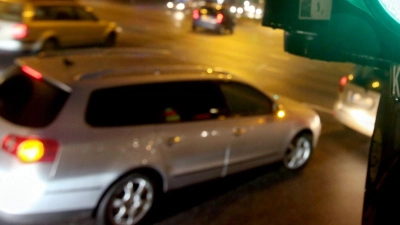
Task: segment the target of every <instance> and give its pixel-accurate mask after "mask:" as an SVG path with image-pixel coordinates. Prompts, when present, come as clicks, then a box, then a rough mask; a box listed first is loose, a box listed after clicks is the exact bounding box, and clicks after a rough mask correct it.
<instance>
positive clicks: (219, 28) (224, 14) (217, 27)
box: [192, 4, 236, 34]
mask: <svg viewBox="0 0 400 225" xmlns="http://www.w3.org/2000/svg"><path fill="white" fill-rule="evenodd" d="M192 19H193V22H192V29H193V31H195V30H197V28H198V27H201V28H204V29H207V30H214V31H216V32H218V33H219V34H224V33H226V31H229V32H230V33H231V34H232V33H233V31H234V28H235V24H236V20H235V16H234V15H233V14H232V13H231V12H230V10H229V8H228V7H227V6H225V5H219V4H207V5H205V6H202V7H200V8H197V9H195V10H193V13H192Z"/></svg>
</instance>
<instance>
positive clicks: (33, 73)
mask: <svg viewBox="0 0 400 225" xmlns="http://www.w3.org/2000/svg"><path fill="white" fill-rule="evenodd" d="M21 70H22V71H23V72H24V73H26V74H27V75H29V76H31V77H33V78H35V79H38V80H40V79H42V77H43V75H42V74H41V73H39V72H38V71H36V70H34V69H32V68H30V67H29V66H21Z"/></svg>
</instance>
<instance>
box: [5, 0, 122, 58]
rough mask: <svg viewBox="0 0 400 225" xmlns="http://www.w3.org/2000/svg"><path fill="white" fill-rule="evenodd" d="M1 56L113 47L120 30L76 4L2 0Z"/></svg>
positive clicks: (72, 1)
mask: <svg viewBox="0 0 400 225" xmlns="http://www.w3.org/2000/svg"><path fill="white" fill-rule="evenodd" d="M0 27H1V29H0V52H11V53H25V52H27V53H37V52H40V51H46V50H54V49H57V48H65V47H76V46H87V45H103V46H113V45H114V44H115V42H116V39H117V32H118V28H117V25H116V24H115V23H114V22H108V21H105V20H100V19H98V18H97V17H96V16H95V15H94V14H93V12H92V10H91V8H89V7H85V6H83V5H81V4H79V3H78V1H76V0H13V1H9V0H0Z"/></svg>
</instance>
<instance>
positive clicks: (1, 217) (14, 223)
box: [0, 209, 93, 225]
mask: <svg viewBox="0 0 400 225" xmlns="http://www.w3.org/2000/svg"><path fill="white" fill-rule="evenodd" d="M92 212H93V210H92V209H86V210H76V211H68V212H55V213H38V214H25V215H12V214H7V213H3V212H0V224H2V225H21V224H27V225H28V224H34V225H37V224H51V223H57V222H71V221H79V220H83V219H87V218H91V217H92ZM77 224H78V223H77Z"/></svg>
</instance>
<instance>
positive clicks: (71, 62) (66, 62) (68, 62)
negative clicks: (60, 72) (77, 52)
mask: <svg viewBox="0 0 400 225" xmlns="http://www.w3.org/2000/svg"><path fill="white" fill-rule="evenodd" d="M63 62H64V65H66V66H72V65H74V62H73V61H72V60H70V59H68V58H67V57H64V59H63Z"/></svg>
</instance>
